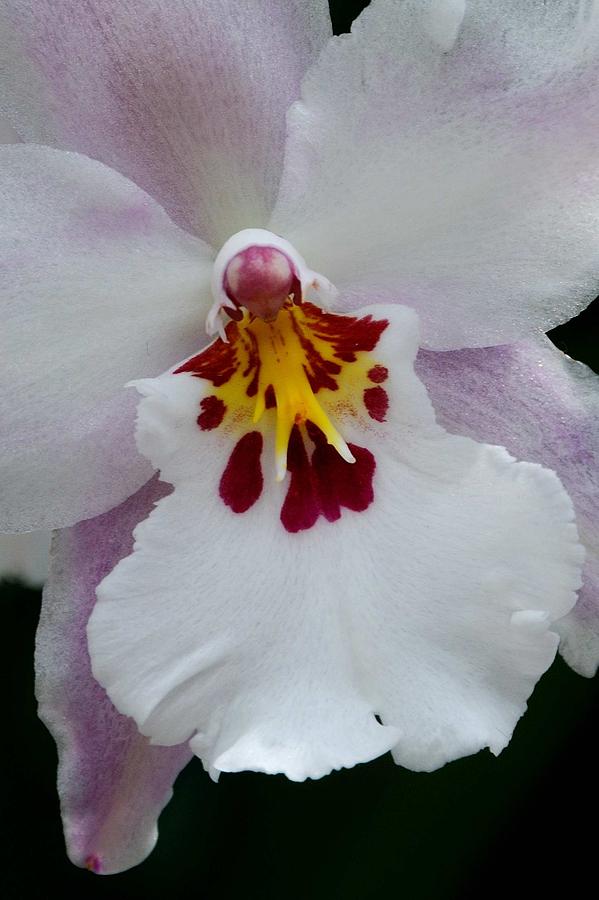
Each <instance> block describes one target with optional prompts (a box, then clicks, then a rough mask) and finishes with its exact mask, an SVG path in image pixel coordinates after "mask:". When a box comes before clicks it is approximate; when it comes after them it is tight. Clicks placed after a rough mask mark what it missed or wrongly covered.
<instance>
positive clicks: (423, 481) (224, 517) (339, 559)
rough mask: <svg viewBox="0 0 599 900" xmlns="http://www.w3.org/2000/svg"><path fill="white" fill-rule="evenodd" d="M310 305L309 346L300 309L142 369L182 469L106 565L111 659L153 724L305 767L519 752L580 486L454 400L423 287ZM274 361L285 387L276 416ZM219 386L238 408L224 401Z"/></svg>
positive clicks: (222, 755)
mask: <svg viewBox="0 0 599 900" xmlns="http://www.w3.org/2000/svg"><path fill="white" fill-rule="evenodd" d="M287 311H288V308H285V309H284V310H282V311H281V312H280V313H279V317H281V316H283V315H284V314H287ZM290 315H291V313H290ZM302 315H307V316H309V315H314V320H315V323H316V324H314V327H313V328H311V335H310V336H308V335H307V330H308V329H307V328H306V323H305V319H304V318H302ZM334 319H335V320H336V321H333V320H334ZM293 323H294V330H293V333H294V334H296V336H297V341H298V342H299V343H300V344H301V346H302V347H303V348H304V350H305V354H306V356H305V366H306V368H305V369H303V368H302V362H301V360H302V357H301V354H300V353H299V351H298V349H297V346H296V344H295V343H294V340H295V339H294V338H293V336H292V333H291V330H290V329H288V330H285V328H286V325H285V319H283V320H281V321H279V319H277V320H276V322H275V323H274V324H273V325H272V326H271V325H266V324H265V325H258V326H256V324H255V322H253V323H252V322H249V323H248V324H247V325H246V326H245V330H244V323H243V322H242V323H241V324H240V325H238V324H237V323H234V324H232V325H231V326H230V327H229V331H228V334H227V336H228V337H229V339H230V340H229V343H227V344H222V343H220V342H219V341H217V342H215V344H213V345H211V346H210V347H208V348H206V350H205V351H204V352H203V353H201V354H199V355H198V356H196V357H195V358H193V359H191V360H188V361H187V362H186V363H185V364H184V365H183V366H181V367H178V368H177V369H175V370H173V371H171V372H169V373H166V374H165V375H163V376H161V377H160V378H157V379H152V380H144V381H142V382H139V383H138V386H139V390H140V392H141V393H142V394H143V395H144V399H143V400H142V401H141V404H140V410H139V418H138V441H139V445H140V448H141V449H143V451H144V452H145V453H147V454H148V455H149V457H150V458H151V460H152V462H153V464H154V465H156V466H158V467H159V468H160V470H161V477H162V478H164V479H165V480H168V481H169V482H171V483H173V484H174V486H175V489H174V491H173V493H172V494H170V495H169V496H168V497H165V498H164V499H162V500H161V501H160V502H159V503H158V505H157V506H156V508H155V509H154V510H153V511H152V513H151V514H150V516H149V517H148V518H147V519H146V520H145V521H144V522H142V523H141V524H140V525H139V526H138V527H137V528H136V531H135V549H134V552H133V553H132V554H131V555H130V556H128V557H127V558H126V559H123V560H122V561H121V562H120V563H119V564H118V565H117V566H116V568H115V569H114V570H113V571H112V572H111V573H110V575H108V576H107V578H105V579H104V581H103V582H102V584H101V585H100V586H99V587H98V590H97V595H98V602H97V604H96V606H95V608H94V611H93V613H92V616H91V618H90V621H89V625H88V638H89V646H90V653H91V658H92V666H93V672H94V674H95V676H96V677H97V678H98V680H99V681H100V682H101V683H102V684H104V685H105V686H106V688H107V691H108V693H109V695H110V696H111V698H112V699H113V700H114V702H115V704H116V705H117V707H118V708H119V709H121V711H123V712H125V713H127V714H129V715H132V716H133V717H134V718H135V720H136V721H137V723H138V725H139V727H140V729H141V731H142V732H143V733H144V734H147V735H149V736H151V738H152V740H154V741H155V742H156V743H161V744H168V745H170V744H173V743H176V742H178V741H184V740H189V741H190V746H191V747H192V749H193V750H194V752H195V753H196V754H197V755H198V756H200V757H201V758H202V760H203V762H204V765H205V766H206V767H207V768H208V769H210V770H216V771H218V770H220V771H227V772H232V771H239V770H242V769H253V770H257V771H262V772H271V773H272V772H284V773H285V774H287V775H288V777H290V778H293V779H297V780H301V779H304V778H306V777H312V778H316V777H320V776H322V775H324V774H326V773H327V772H329V771H331V769H333V768H339V767H341V766H351V765H355V764H356V763H358V762H362V761H365V760H368V759H372V758H373V757H375V756H377V755H379V754H381V753H384V752H385V751H386V750H388V749H393V753H394V756H395V758H396V759H397V761H398V762H400V763H402V764H403V765H407V766H410V767H411V768H415V769H433V768H435V767H437V766H440V765H442V764H443V763H444V762H447V761H448V760H450V759H454V758H456V757H458V756H461V755H464V754H467V753H473V752H475V751H477V750H479V749H480V748H482V747H490V749H491V750H492V751H493V752H494V753H499V752H500V751H501V750H502V749H503V747H505V745H506V744H507V742H508V741H509V738H510V735H511V733H512V731H513V728H514V726H515V724H516V722H517V720H518V718H519V717H520V715H522V713H523V712H524V709H525V706H526V699H527V697H528V696H529V694H530V693H531V691H532V689H533V687H534V685H535V683H536V681H537V679H538V678H539V677H540V676H541V674H542V673H543V672H544V671H545V669H546V668H547V667H548V666H549V665H550V663H551V661H552V660H553V658H554V655H555V652H556V649H557V643H558V636H557V634H556V633H555V631H554V630H553V629H552V624H553V622H554V621H555V620H556V619H557V618H560V617H561V616H563V615H565V614H566V613H567V612H568V611H569V610H570V609H571V608H572V607H573V605H574V602H575V600H576V593H575V592H576V589H577V588H578V587H579V585H580V570H581V565H582V557H583V552H582V547H581V546H580V545H579V543H578V539H577V533H576V527H575V525H574V510H573V507H572V503H571V501H570V499H569V498H568V496H567V495H566V493H565V491H564V490H563V488H562V487H561V485H560V483H559V480H558V478H557V477H556V475H555V474H554V473H553V472H550V471H548V470H546V469H543V468H542V467H541V466H538V465H534V464H530V463H516V462H515V461H514V459H513V457H511V456H510V455H509V454H508V453H507V452H506V451H505V450H504V449H503V448H499V447H490V446H488V445H484V444H478V443H476V442H474V441H472V440H470V439H468V438H464V437H458V436H453V435H449V434H447V433H446V432H444V431H443V429H442V428H440V427H439V426H438V425H437V424H436V423H435V420H434V413H433V409H432V406H431V404H430V401H429V400H428V398H427V395H426V391H425V390H424V387H423V386H422V384H421V383H420V382H419V381H418V379H417V378H416V376H415V374H414V371H413V359H414V357H415V355H416V349H417V345H418V335H417V328H416V317H415V315H414V313H413V312H412V311H411V310H407V309H405V308H402V307H399V306H394V307H390V306H373V307H370V308H368V309H365V310H361V311H360V314H359V317H357V318H353V317H345V316H332V315H330V314H327V313H322V312H320V311H319V315H317V314H316V313H307V314H306V313H303V314H297V315H296V316H295V318H294V319H293ZM237 328H239V334H237V335H236V329H237ZM269 329H270V331H269ZM250 335H253V337H254V338H255V341H253V340H251V338H250ZM265 335H267V336H268V337H266V336H265ZM282 336H284V337H285V341H284V342H283V341H282V340H281V337H282ZM327 341H328V342H330V343H329V346H330V347H332V348H334V353H332V354H331V355H330V356H329V355H326V356H325V355H323V354H324V353H325V351H324V350H323V345H324V344H326V343H327ZM238 342H241V343H240V344H239V343H238ZM244 346H245V348H246V350H245V351H244V349H243V347H244ZM268 347H270V348H271V356H270V357H269V356H268ZM247 354H249V355H250V356H253V357H254V358H256V356H257V357H258V360H259V364H260V365H259V371H258V376H257V378H258V385H257V386H256V385H255V381H254V376H253V374H252V368H251V366H247V365H246V360H245V358H244V356H245V355H247ZM298 357H299V359H300V362H299V363H298V361H297V360H298ZM273 360H275V363H274V364H273V363H272V361H273ZM294 366H297V367H298V368H300V369H301V372H302V375H303V377H304V378H305V379H307V380H308V381H309V383H310V386H311V388H312V390H313V391H314V392H315V393H314V394H313V397H316V398H317V399H318V403H319V404H320V406H319V407H318V408H315V407H314V405H312V406H310V403H311V400H310V396H309V393H307V392H306V393H303V394H302V391H303V390H304V387H305V385H304V386H303V387H302V382H301V376H300V375H298V376H297V380H294V379H293V378H291V379H290V378H289V377H285V378H284V379H283V383H281V380H280V379H279V374H280V373H284V374H285V376H288V375H289V374H290V373H291V372H293V371H294ZM236 367H237V368H238V370H239V372H240V373H242V374H241V377H238V378H237V379H236V376H235V375H234V374H232V372H233V370H235V369H236ZM257 368H258V366H256V365H255V366H254V370H253V371H254V373H255V372H256V369H257ZM266 370H268V376H267V378H268V381H269V382H270V383H271V384H273V383H274V391H273V392H274V395H275V400H276V410H275V409H274V408H273V407H272V406H270V405H269V403H268V402H267V401H266V400H264V403H263V406H264V410H263V414H262V415H261V416H258V417H257V418H256V416H255V415H253V409H254V408H256V407H257V408H258V409H259V408H260V406H259V404H261V402H262V399H263V398H262V393H261V392H262V388H263V386H264V384H265V383H266V381H265V380H263V379H264V378H265V371H266ZM271 378H272V379H273V381H270V380H271ZM365 384H369V385H370V387H367V388H366V389H365V388H364V386H365ZM287 388H289V390H287ZM221 389H222V393H220V394H219V391H221ZM365 390H368V391H369V390H376V391H377V392H380V393H377V395H376V396H377V398H378V399H377V402H376V403H369V402H367V401H366V399H365V397H364V393H365ZM267 393H268V392H267ZM383 393H384V394H385V397H386V402H385V403H383V400H382V394H383ZM298 394H301V402H300V407H301V408H302V409H304V413H303V414H302V413H298V414H296V415H295V416H294V415H293V413H294V410H295V409H296V408H297V407H296V403H297V396H298ZM207 397H216V399H217V400H218V399H219V398H221V399H222V398H223V397H224V398H225V399H226V403H225V406H226V407H227V408H226V409H225V410H224V413H223V415H224V417H221V416H220V414H219V415H211V416H209V418H208V421H205V420H202V415H203V413H204V412H206V411H208V412H210V408H206V407H204V409H203V412H201V410H202V401H203V400H205V399H207ZM312 399H313V398H312ZM212 405H214V404H212ZM289 407H291V409H289ZM383 407H384V409H383ZM305 410H309V411H308V412H307V413H306V411H305ZM220 412H221V413H222V412H223V410H222V409H221V411H220ZM287 412H290V418H291V421H292V422H293V423H294V424H293V426H292V429H291V435H290V441H289V447H288V451H287V455H286V464H287V470H288V471H287V473H286V474H285V477H284V478H283V480H282V481H277V480H275V471H277V468H276V467H275V460H276V457H277V455H278V452H279V448H278V445H277V443H276V442H275V441H278V439H279V437H280V425H281V423H282V422H283V420H284V417H285V415H286V414H287ZM198 413H200V415H199V417H198ZM321 413H323V414H324V415H321ZM312 415H317V416H320V421H321V423H322V424H321V425H319V427H318V428H317V427H315V422H314V420H312V419H311V418H310V417H311V416H312ZM327 416H328V417H329V418H330V420H333V421H334V422H335V424H336V426H337V427H338V428H339V429H340V431H341V432H342V433H343V436H344V437H345V438H346V439H347V441H348V445H347V446H348V447H349V449H350V451H351V454H352V456H351V459H353V462H349V461H348V460H346V457H343V458H342V449H343V446H341V447H339V448H337V446H335V448H333V446H330V445H329V444H327V441H326V440H325V439H324V432H323V430H321V429H325V428H327V425H326V418H327ZM275 418H276V428H277V436H276V438H275V434H274V430H275ZM298 423H299V424H298ZM329 425H330V422H329ZM334 440H335V434H334V433H331V439H330V443H331V444H332V443H333V441H334ZM223 479H224V480H225V482H226V483H225V485H223ZM173 573H176V574H175V575H174V574H173ZM377 717H378V720H377Z"/></svg>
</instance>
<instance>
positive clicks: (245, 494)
mask: <svg viewBox="0 0 599 900" xmlns="http://www.w3.org/2000/svg"><path fill="white" fill-rule="evenodd" d="M261 455H262V435H261V434H260V432H259V431H250V432H249V433H248V434H244V436H243V437H242V438H241V439H240V440H239V441H237V443H236V444H235V447H234V448H233V452H232V453H231V456H230V457H229V462H228V463H227V467H226V469H225V471H224V472H223V474H222V477H221V480H220V485H219V494H220V497H221V500H222V501H223V503H226V505H227V506H229V507H230V508H231V509H232V510H233V512H234V513H244V512H247V510H248V509H249V508H250V507H251V506H253V505H254V503H255V502H256V500H257V499H258V497H259V496H260V494H261V493H262V488H263V486H264V478H263V475H262V466H261V464H260V456H261Z"/></svg>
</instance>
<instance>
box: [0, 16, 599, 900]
mask: <svg viewBox="0 0 599 900" xmlns="http://www.w3.org/2000/svg"><path fill="white" fill-rule="evenodd" d="M330 5H331V11H332V14H333V21H334V25H335V30H336V31H337V32H340V31H344V30H348V29H349V26H350V24H351V21H352V18H353V17H354V16H355V15H357V14H358V12H359V11H360V10H361V9H362V8H363V6H365V5H366V3H361V2H344V0H339V2H335V0H333V2H331V4H330ZM598 326H599V300H597V301H595V303H594V304H592V306H591V307H590V308H589V309H588V310H587V311H586V312H584V313H583V314H582V315H580V316H578V318H577V319H575V320H573V321H572V322H570V323H568V324H567V325H564V326H562V327H561V328H559V329H556V330H555V331H554V332H552V334H551V337H552V339H553V340H554V341H555V343H556V344H557V345H558V346H559V347H560V348H561V349H562V350H564V351H566V352H567V353H569V355H570V356H573V357H575V358H577V359H581V360H583V361H584V362H586V363H588V364H589V365H591V366H592V367H593V368H594V369H595V371H598V372H599V342H598V340H597V338H598V335H599V327H598ZM0 593H1V606H0V609H1V610H2V617H3V623H4V628H3V637H2V649H1V652H0V665H1V666H2V671H1V676H0V677H1V681H0V687H1V689H2V692H3V693H2V697H3V701H4V702H3V704H2V707H1V708H2V719H3V721H4V723H5V731H4V736H3V741H2V744H1V747H2V752H3V755H4V756H5V759H3V760H2V767H1V769H0V778H1V790H2V805H3V809H2V815H1V817H0V828H1V830H2V833H1V835H0V857H1V858H0V896H1V897H2V898H3V900H13V898H19V900H20V898H25V897H26V896H32V897H35V898H38V897H39V898H42V897H43V898H52V897H54V896H55V895H59V894H60V895H63V896H64V895H69V894H72V895H75V896H77V897H82V898H85V900H87V898H102V897H106V898H111V900H114V898H124V900H138V898H139V900H154V898H164V897H167V896H173V897H179V896H183V894H184V893H185V894H186V895H187V894H189V895H190V896H191V897H193V898H195V897H203V898H206V900H237V898H239V900H242V898H243V900H312V898H327V900H329V898H332V900H337V898H340V900H375V898H376V900H378V898H382V897H385V898H387V897H388V898H391V900H395V898H400V897H401V898H404V900H425V898H426V900H458V898H475V897H495V896H500V895H507V896H508V897H521V896H526V895H530V896H531V897H533V896H535V897H536V896H538V895H541V894H544V895H546V896H549V897H552V896H557V894H558V893H562V892H564V893H565V894H566V896H568V897H576V896H577V895H578V894H579V893H582V892H583V891H584V894H587V893H590V895H591V896H594V895H595V891H596V885H597V882H598V881H599V876H597V874H596V873H597V863H596V858H597V855H598V852H599V847H598V841H597V828H596V824H595V822H596V818H597V807H598V804H599V773H598V766H599V750H598V745H597V742H596V733H597V728H596V724H595V723H596V721H597V719H598V717H599V678H597V679H594V680H586V679H583V678H580V677H579V676H577V675H575V674H574V673H573V672H571V671H570V670H569V669H568V668H567V666H566V665H565V664H564V663H563V662H562V661H561V660H558V661H557V662H556V663H555V665H554V666H553V667H552V669H551V670H550V671H549V672H548V673H547V675H545V676H544V678H543V679H542V681H541V683H540V684H539V686H538V687H537V689H536V690H535V692H534V695H533V697H532V699H531V701H530V704H529V711H528V713H527V714H526V715H525V716H524V718H523V719H522V720H521V722H520V724H519V725H518V727H517V729H516V732H515V735H514V738H513V740H512V742H511V744H510V745H509V746H508V748H507V749H506V750H505V751H504V752H503V753H502V755H501V756H500V757H499V758H498V759H495V758H494V757H492V756H491V755H490V753H488V752H481V753H479V754H478V755H477V756H474V757H470V758H468V759H463V760H459V761H458V762H454V763H451V764H450V765H448V766H445V767H444V768H443V769H441V770H440V771H438V772H435V773H433V774H417V773H414V772H409V771H406V770H404V769H400V768H398V767H397V766H395V765H394V764H393V762H392V761H391V759H390V757H384V758H382V759H379V760H377V761H375V762H373V763H369V764H367V765H361V766H358V767H356V768H354V769H351V770H347V771H343V772H339V773H335V774H333V775H330V776H329V777H328V778H325V779H324V780H321V781H316V782H310V781H309V782H304V783H303V784H294V783H291V782H289V781H287V780H286V779H285V778H284V777H282V776H274V777H273V776H265V775H258V774H252V773H247V774H242V775H223V776H222V777H221V780H220V783H219V784H218V785H215V784H213V783H212V782H211V781H210V780H209V778H208V777H207V775H206V774H205V773H204V772H203V770H202V767H201V765H200V763H199V761H198V760H194V761H193V763H192V764H191V765H190V766H188V768H187V769H186V770H185V771H184V772H183V773H182V774H181V776H180V777H179V779H178V781H177V784H176V788H175V796H174V798H173V800H172V802H171V803H170V804H169V806H168V807H167V808H166V810H165V812H164V813H163V815H162V817H161V819H160V839H159V842H158V845H157V847H156V849H155V850H154V852H153V854H152V855H151V856H150V857H149V859H147V860H146V861H145V862H144V863H143V864H142V865H140V866H138V867H137V868H136V869H133V870H131V871H130V872H126V873H124V874H122V875H112V876H107V877H99V876H95V875H92V874H90V873H88V872H85V871H82V870H80V869H77V868H75V867H74V866H72V865H71V864H70V863H69V862H68V860H67V858H66V855H65V851H64V844H63V840H62V831H61V825H60V815H59V809H58V797H57V794H56V789H55V779H56V752H55V748H54V743H53V741H52V739H51V737H50V735H49V734H48V732H47V731H46V730H45V728H44V726H43V725H42V724H41V723H40V722H39V721H38V719H37V718H36V708H35V699H34V695H33V664H32V660H33V642H34V633H35V628H36V625H37V619H38V615H39V603H40V596H39V594H38V593H37V592H36V591H31V590H26V589H25V588H23V587H20V586H18V585H16V584H5V585H4V587H3V589H2V590H1V591H0ZM593 885H594V886H595V887H594V889H593Z"/></svg>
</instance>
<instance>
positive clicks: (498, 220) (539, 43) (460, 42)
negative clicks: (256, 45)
mask: <svg viewBox="0 0 599 900" xmlns="http://www.w3.org/2000/svg"><path fill="white" fill-rule="evenodd" d="M598 154H599V7H598V6H597V4H596V3H592V2H591V3H587V2H580V3H577V2H567V3H564V2H559V0H549V2H541V0H530V2H526V3H522V2H521V0H506V2H501V3H498V2H496V0H472V2H468V3H463V2H459V0H406V2H401V3H400V2H396V0H375V2H373V3H371V4H370V6H369V7H368V8H367V9H366V10H365V11H364V12H363V13H362V15H361V16H360V17H359V19H358V20H357V21H356V22H355V23H354V27H353V30H352V34H351V35H349V36H346V35H344V36H342V37H339V38H333V39H332V40H331V41H330V42H329V44H328V45H327V47H326V48H325V50H324V51H323V53H322V54H321V56H320V57H319V59H318V60H317V62H316V63H315V65H314V66H313V67H312V69H311V70H310V71H309V73H308V74H307V76H306V78H305V81H304V84H303V89H302V100H301V102H298V103H296V104H295V105H294V106H293V107H292V109H291V111H290V115H289V138H288V146H287V157H286V165H285V172H284V176H283V179H282V184H281V190H280V194H279V199H278V203H277V207H276V208H275V211H274V213H273V217H272V220H271V223H270V224H269V226H268V227H269V228H270V229H271V230H273V231H276V232H278V233H280V234H282V235H284V236H285V237H286V238H287V239H288V240H289V241H291V242H292V243H293V245H294V246H295V247H297V249H298V252H300V253H301V254H302V255H303V256H304V257H305V258H306V259H309V260H310V265H312V266H313V267H314V268H315V269H316V270H317V271H320V272H324V273H325V274H326V275H327V277H328V278H330V279H331V281H332V282H333V283H334V284H335V285H336V287H337V288H339V290H340V296H341V298H342V299H343V302H344V304H346V305H347V308H350V309H351V308H353V307H356V306H360V305H361V304H362V303H363V302H364V299H365V298H368V300H369V301H370V302H372V300H373V299H376V300H377V301H378V300H382V299H385V300H388V301H389V302H395V301H398V302H400V303H403V304H405V305H407V306H411V307H413V308H415V309H416V310H417V311H418V314H419V316H420V318H421V322H422V335H423V345H424V346H428V347H431V348H433V349H453V348H460V347H475V346H487V345H491V344H498V343H505V342H507V341H511V340H517V339H520V338H523V337H525V336H526V335H527V334H532V333H535V332H536V333H541V332H544V331H547V330H548V329H549V328H550V327H552V326H553V325H556V324H558V323H559V322H562V321H564V320H566V319H568V318H570V317H571V316H572V315H574V314H575V313H576V312H579V311H580V309H581V308H582V307H584V306H585V305H586V303H588V302H589V301H590V300H591V299H592V298H593V297H594V296H595V295H596V294H597V291H598V289H599V242H598V241H597V231H598V227H599V221H598V210H599V178H598V177H597V157H598Z"/></svg>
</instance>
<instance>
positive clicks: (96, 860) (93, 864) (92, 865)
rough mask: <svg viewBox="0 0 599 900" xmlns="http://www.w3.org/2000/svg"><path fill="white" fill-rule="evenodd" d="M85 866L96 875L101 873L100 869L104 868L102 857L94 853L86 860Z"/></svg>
mask: <svg viewBox="0 0 599 900" xmlns="http://www.w3.org/2000/svg"><path fill="white" fill-rule="evenodd" d="M85 868H86V869H87V870H88V871H89V872H93V873H94V874H95V875H98V874H99V873H100V869H101V868H102V863H101V862H100V857H99V856H96V855H95V854H93V853H92V854H91V855H90V856H88V857H87V858H86V860H85Z"/></svg>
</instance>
